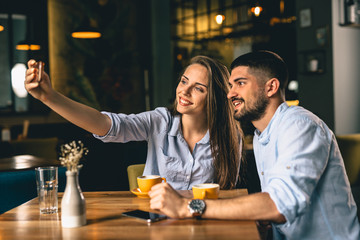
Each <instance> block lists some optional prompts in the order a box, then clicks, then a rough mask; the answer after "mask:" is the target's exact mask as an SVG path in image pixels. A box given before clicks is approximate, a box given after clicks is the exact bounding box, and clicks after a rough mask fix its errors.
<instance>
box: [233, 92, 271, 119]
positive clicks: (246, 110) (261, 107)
mask: <svg viewBox="0 0 360 240" xmlns="http://www.w3.org/2000/svg"><path fill="white" fill-rule="evenodd" d="M254 99H256V101H255V102H254V103H253V104H251V105H250V106H247V105H246V102H245V101H244V99H241V100H242V101H243V105H244V106H243V108H242V109H239V110H238V112H235V114H234V118H235V119H236V120H238V121H240V122H247V121H249V122H252V121H256V120H259V119H260V118H262V117H263V116H264V114H265V111H266V108H267V106H268V105H269V100H268V99H267V98H266V96H265V95H264V94H262V93H260V94H258V96H255V97H254Z"/></svg>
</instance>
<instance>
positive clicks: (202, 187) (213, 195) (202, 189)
mask: <svg viewBox="0 0 360 240" xmlns="http://www.w3.org/2000/svg"><path fill="white" fill-rule="evenodd" d="M192 191H193V195H194V198H195V199H205V198H209V199H217V198H219V191H220V186H219V184H216V183H202V184H196V185H194V186H193V187H192Z"/></svg>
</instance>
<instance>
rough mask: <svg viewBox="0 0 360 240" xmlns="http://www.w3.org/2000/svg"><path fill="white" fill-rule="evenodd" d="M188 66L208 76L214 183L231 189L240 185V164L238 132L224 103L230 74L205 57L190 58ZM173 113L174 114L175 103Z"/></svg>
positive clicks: (227, 105) (231, 114) (231, 113)
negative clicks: (194, 65) (201, 69)
mask: <svg viewBox="0 0 360 240" xmlns="http://www.w3.org/2000/svg"><path fill="white" fill-rule="evenodd" d="M192 64H200V65H202V66H204V67H205V68H206V69H207V72H208V80H209V81H208V82H209V84H208V95H207V120H208V128H209V133H210V146H211V153H212V157H213V165H214V168H215V171H214V172H215V177H216V181H217V183H219V185H220V188H221V189H233V188H235V187H236V185H237V184H238V182H239V181H240V177H239V171H240V164H241V162H244V161H243V160H242V159H243V158H242V157H241V156H242V154H241V152H242V149H243V146H242V145H243V141H241V138H242V136H243V134H242V130H241V128H240V124H239V123H238V122H237V121H236V120H235V118H234V108H233V106H232V105H231V102H230V101H228V100H227V93H228V92H229V77H230V74H229V71H228V70H227V68H226V66H225V65H223V64H221V63H220V62H218V61H216V60H214V59H211V58H209V57H206V56H196V57H193V58H192V59H191V61H190V64H189V65H192ZM173 110H174V111H175V112H174V113H175V114H176V113H177V112H176V100H175V105H174V109H173ZM241 165H243V164H241ZM241 168H244V166H241Z"/></svg>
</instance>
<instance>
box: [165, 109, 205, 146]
mask: <svg viewBox="0 0 360 240" xmlns="http://www.w3.org/2000/svg"><path fill="white" fill-rule="evenodd" d="M180 117H181V115H179V114H178V115H175V116H174V119H173V124H172V125H171V128H170V131H169V133H168V135H170V136H173V137H176V136H177V135H180V136H182V137H183V134H182V131H181V125H180ZM209 142H210V133H209V130H207V132H206V134H205V136H204V137H203V138H202V139H201V140H200V141H199V142H198V143H201V144H208V143H209Z"/></svg>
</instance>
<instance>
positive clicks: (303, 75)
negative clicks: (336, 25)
mask: <svg viewBox="0 0 360 240" xmlns="http://www.w3.org/2000/svg"><path fill="white" fill-rule="evenodd" d="M296 9H297V10H296V11H297V57H298V61H297V62H298V80H299V100H300V105H301V106H303V107H305V108H307V109H309V110H310V111H312V112H313V113H315V114H316V115H317V116H319V117H320V118H321V119H323V120H324V121H325V123H326V124H327V125H328V126H329V127H330V128H331V129H334V96H333V92H334V88H333V70H332V54H333V53H332V39H331V21H332V20H331V2H329V1H325V0H320V1H312V0H301V1H296ZM304 9H310V12H311V15H310V17H311V22H310V26H306V27H301V26H300V24H301V21H303V20H304V19H302V18H301V16H300V13H301V11H302V10H304ZM323 30H324V31H323ZM322 32H323V33H324V35H322V34H320V33H322ZM312 57H316V58H318V59H319V65H320V66H319V70H320V71H318V72H311V71H309V70H308V69H307V63H308V60H309V59H311V58H312Z"/></svg>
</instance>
